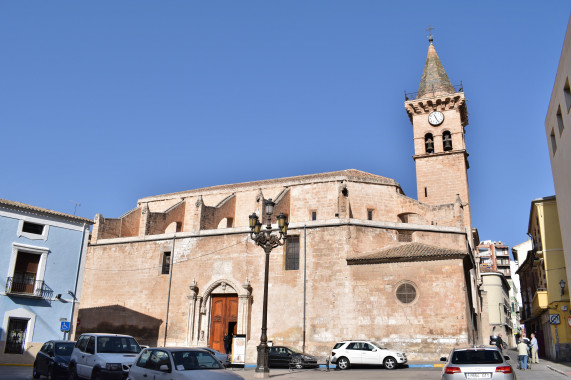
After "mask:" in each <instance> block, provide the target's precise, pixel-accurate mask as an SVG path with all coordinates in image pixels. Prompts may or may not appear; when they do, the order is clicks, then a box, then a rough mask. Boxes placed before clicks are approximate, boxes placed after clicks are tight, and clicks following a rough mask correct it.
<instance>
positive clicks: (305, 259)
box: [301, 225, 307, 352]
mask: <svg viewBox="0 0 571 380" xmlns="http://www.w3.org/2000/svg"><path fill="white" fill-rule="evenodd" d="M306 274H307V228H306V226H305V225H304V226H303V345H302V349H301V351H302V352H305V323H306V310H305V304H306V298H307V284H306Z"/></svg>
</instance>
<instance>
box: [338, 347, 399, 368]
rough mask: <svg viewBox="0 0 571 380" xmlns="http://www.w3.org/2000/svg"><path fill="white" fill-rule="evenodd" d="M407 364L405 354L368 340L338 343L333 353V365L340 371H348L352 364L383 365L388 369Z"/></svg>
mask: <svg viewBox="0 0 571 380" xmlns="http://www.w3.org/2000/svg"><path fill="white" fill-rule="evenodd" d="M406 362H407V359H406V354H405V353H404V352H398V351H393V350H389V349H386V348H383V347H382V346H381V345H380V344H378V343H374V342H370V341H366V340H345V341H342V342H339V343H337V344H336V345H335V347H333V351H331V363H334V364H336V365H337V368H339V369H348V368H349V367H350V366H351V364H359V365H361V364H363V365H383V366H384V367H385V368H386V369H395V368H397V366H398V365H402V364H406Z"/></svg>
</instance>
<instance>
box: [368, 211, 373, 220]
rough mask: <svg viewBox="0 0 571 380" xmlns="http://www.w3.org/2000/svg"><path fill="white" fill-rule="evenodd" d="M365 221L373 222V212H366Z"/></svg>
mask: <svg viewBox="0 0 571 380" xmlns="http://www.w3.org/2000/svg"><path fill="white" fill-rule="evenodd" d="M367 220H373V210H371V209H368V210H367Z"/></svg>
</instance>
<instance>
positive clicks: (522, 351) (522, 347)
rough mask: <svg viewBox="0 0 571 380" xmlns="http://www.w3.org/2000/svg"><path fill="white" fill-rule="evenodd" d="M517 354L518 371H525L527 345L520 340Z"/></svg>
mask: <svg viewBox="0 0 571 380" xmlns="http://www.w3.org/2000/svg"><path fill="white" fill-rule="evenodd" d="M517 354H518V356H519V369H521V370H522V371H525V370H526V369H527V344H525V343H524V342H523V339H520V341H519V343H518V344H517Z"/></svg>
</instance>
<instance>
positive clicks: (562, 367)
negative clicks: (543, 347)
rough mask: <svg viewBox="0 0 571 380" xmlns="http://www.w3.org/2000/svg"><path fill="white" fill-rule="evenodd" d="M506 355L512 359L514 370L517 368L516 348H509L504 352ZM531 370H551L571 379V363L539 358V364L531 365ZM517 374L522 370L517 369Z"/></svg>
mask: <svg viewBox="0 0 571 380" xmlns="http://www.w3.org/2000/svg"><path fill="white" fill-rule="evenodd" d="M504 354H506V355H508V356H509V357H510V358H511V361H512V363H510V364H511V365H512V366H513V367H514V368H516V367H517V363H518V355H517V351H516V349H515V348H509V349H507V350H505V351H504ZM531 370H532V371H533V370H551V371H555V372H558V373H560V374H561V375H565V376H569V377H571V362H552V361H549V360H547V359H543V358H539V363H537V364H536V363H531ZM516 371H517V372H519V371H520V370H518V369H516Z"/></svg>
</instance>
